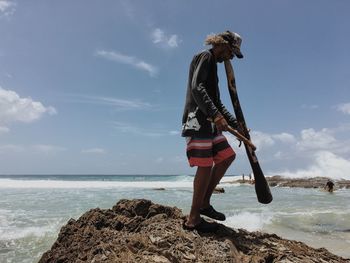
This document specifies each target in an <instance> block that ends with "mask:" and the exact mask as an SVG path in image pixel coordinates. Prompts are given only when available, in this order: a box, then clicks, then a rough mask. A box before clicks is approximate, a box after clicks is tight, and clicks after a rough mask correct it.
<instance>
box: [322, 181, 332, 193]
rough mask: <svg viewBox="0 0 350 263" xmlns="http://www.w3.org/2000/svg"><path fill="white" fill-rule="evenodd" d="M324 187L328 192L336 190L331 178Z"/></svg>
mask: <svg viewBox="0 0 350 263" xmlns="http://www.w3.org/2000/svg"><path fill="white" fill-rule="evenodd" d="M324 189H325V190H326V191H327V192H330V193H333V191H334V183H333V182H332V181H331V180H328V181H327V183H326V185H325V186H324Z"/></svg>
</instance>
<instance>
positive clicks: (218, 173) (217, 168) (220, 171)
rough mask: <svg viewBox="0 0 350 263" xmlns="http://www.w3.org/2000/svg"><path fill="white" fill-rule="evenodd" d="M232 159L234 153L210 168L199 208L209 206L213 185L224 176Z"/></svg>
mask: <svg viewBox="0 0 350 263" xmlns="http://www.w3.org/2000/svg"><path fill="white" fill-rule="evenodd" d="M234 159H235V155H233V156H231V157H230V158H227V159H226V160H224V161H222V162H220V163H218V164H216V165H214V166H213V168H212V170H211V176H210V182H209V184H208V188H207V191H206V193H205V196H204V198H203V203H202V204H201V208H207V207H209V206H210V198H211V196H212V194H213V192H214V189H215V187H216V186H217V185H218V184H219V182H220V180H221V178H222V177H223V176H224V174H225V173H226V171H227V169H228V168H229V167H230V165H231V163H232V162H233V161H234Z"/></svg>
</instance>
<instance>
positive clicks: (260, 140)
mask: <svg viewBox="0 0 350 263" xmlns="http://www.w3.org/2000/svg"><path fill="white" fill-rule="evenodd" d="M251 140H252V142H253V143H254V145H255V146H256V147H257V149H261V148H266V147H271V146H273V145H275V144H276V141H279V142H282V143H287V144H291V143H294V142H295V140H296V139H295V137H294V136H293V135H292V134H290V133H286V132H282V133H278V134H268V133H263V132H260V131H252V132H251Z"/></svg>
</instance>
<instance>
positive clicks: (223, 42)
mask: <svg viewBox="0 0 350 263" xmlns="http://www.w3.org/2000/svg"><path fill="white" fill-rule="evenodd" d="M205 43H206V44H207V45H212V46H213V47H214V48H217V47H220V48H221V49H225V48H226V49H227V48H228V49H229V51H231V57H229V59H232V58H233V56H236V57H238V58H243V54H242V53H241V44H242V38H241V36H240V35H238V34H237V33H234V32H231V31H228V30H227V31H225V32H223V33H220V34H212V35H209V36H208V37H207V39H206V40H205ZM223 59H224V60H225V59H227V58H223ZM220 60H221V59H219V61H220Z"/></svg>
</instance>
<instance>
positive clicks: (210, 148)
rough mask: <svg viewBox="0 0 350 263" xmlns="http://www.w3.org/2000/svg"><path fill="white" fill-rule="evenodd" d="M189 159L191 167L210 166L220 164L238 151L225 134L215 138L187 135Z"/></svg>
mask: <svg viewBox="0 0 350 263" xmlns="http://www.w3.org/2000/svg"><path fill="white" fill-rule="evenodd" d="M186 142H187V149H186V154H187V159H188V162H189V164H190V166H191V167H193V166H201V167H208V166H213V163H214V164H218V163H220V162H222V161H224V160H226V159H227V158H229V157H232V156H235V155H236V153H235V152H234V150H233V149H232V148H231V146H230V145H229V143H228V142H227V139H226V137H225V136H224V135H222V134H219V135H216V136H214V137H213V138H196V137H186Z"/></svg>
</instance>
